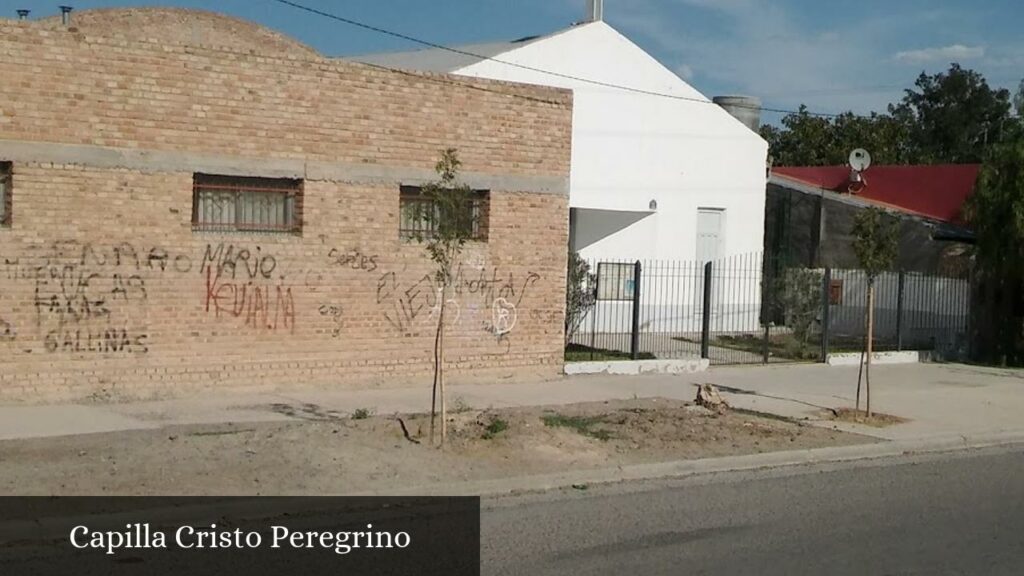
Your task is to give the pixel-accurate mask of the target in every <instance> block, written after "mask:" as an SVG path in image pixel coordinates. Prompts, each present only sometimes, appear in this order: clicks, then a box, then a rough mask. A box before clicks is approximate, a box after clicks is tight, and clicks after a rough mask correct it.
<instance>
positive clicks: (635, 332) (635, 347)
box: [629, 260, 641, 360]
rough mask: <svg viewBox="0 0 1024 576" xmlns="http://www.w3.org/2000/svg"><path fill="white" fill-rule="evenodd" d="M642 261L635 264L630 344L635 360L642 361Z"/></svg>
mask: <svg viewBox="0 0 1024 576" xmlns="http://www.w3.org/2000/svg"><path fill="white" fill-rule="evenodd" d="M640 271H641V270H640V261H639V260H637V261H636V263H635V264H633V329H632V334H631V338H630V342H629V350H630V355H631V356H632V358H633V360H639V359H640Z"/></svg>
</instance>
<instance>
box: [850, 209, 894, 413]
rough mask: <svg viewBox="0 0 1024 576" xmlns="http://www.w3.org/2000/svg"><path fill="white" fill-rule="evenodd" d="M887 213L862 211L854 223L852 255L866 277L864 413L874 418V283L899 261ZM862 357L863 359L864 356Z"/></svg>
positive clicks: (858, 378) (870, 210)
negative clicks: (872, 388)
mask: <svg viewBox="0 0 1024 576" xmlns="http://www.w3.org/2000/svg"><path fill="white" fill-rule="evenodd" d="M886 220H887V217H886V216H885V213H884V212H883V211H882V210H881V209H879V208H867V209H864V210H861V211H860V213H858V214H857V217H856V218H855V219H854V222H853V231H852V232H853V252H854V254H856V255H857V260H858V261H860V267H861V269H863V270H864V273H865V275H866V276H867V280H868V286H867V291H868V294H867V311H866V313H865V316H866V319H865V323H866V325H867V332H866V338H865V351H864V355H863V356H866V357H867V360H866V363H865V364H864V375H865V380H864V384H865V386H864V397H865V412H866V413H867V415H868V417H869V418H870V417H871V355H872V348H873V344H874V328H875V327H874V319H875V280H876V279H877V278H878V275H879V274H881V273H882V272H884V271H886V270H889V269H890V268H891V267H892V264H893V262H894V261H895V260H896V252H897V250H898V244H897V234H898V230H897V224H896V222H894V221H886ZM863 356H862V357H863ZM857 409H858V410H859V409H860V376H859V375H858V377H857Z"/></svg>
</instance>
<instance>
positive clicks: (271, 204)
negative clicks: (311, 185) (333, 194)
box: [192, 174, 302, 233]
mask: <svg viewBox="0 0 1024 576" xmlns="http://www.w3.org/2000/svg"><path fill="white" fill-rule="evenodd" d="M301 214H302V180H296V179H292V178H251V177H241V176H217V175H212V174H195V175H193V181H192V228H193V229H194V230H206V231H221V232H267V233H274V232H285V233H289V232H298V231H299V230H301V227H302V219H301Z"/></svg>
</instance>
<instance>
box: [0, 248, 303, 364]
mask: <svg viewBox="0 0 1024 576" xmlns="http://www.w3.org/2000/svg"><path fill="white" fill-rule="evenodd" d="M0 262H2V264H3V271H2V274H3V277H5V278H6V279H7V280H9V281H14V282H24V283H28V284H29V286H30V288H31V310H32V312H33V318H34V322H32V323H33V324H34V327H35V329H36V330H37V332H38V335H39V336H38V337H39V339H40V340H41V343H42V344H43V348H44V349H45V350H47V351H49V352H77V353H89V352H97V353H105V354H119V353H120V354H124V353H139V354H142V353H146V352H148V351H149V348H150V343H149V342H150V336H149V333H148V317H149V315H148V307H149V300H150V296H151V291H152V290H153V289H154V288H153V287H152V286H150V285H149V284H148V283H153V282H155V283H156V284H157V285H159V284H160V282H161V280H162V279H164V278H167V277H169V276H170V275H175V276H180V277H186V276H187V275H188V274H189V273H192V274H194V273H196V272H197V271H198V273H199V274H200V278H201V283H200V286H201V287H202V288H201V289H203V290H204V297H203V299H202V306H203V310H204V311H205V312H207V313H209V314H211V315H213V316H214V317H216V318H233V319H237V321H238V322H239V324H240V325H241V326H247V327H251V328H254V329H257V330H261V331H262V330H267V331H278V330H282V331H283V330H287V331H294V328H295V317H296V312H295V299H294V296H293V294H292V286H291V285H290V284H288V274H287V273H285V272H284V271H283V270H281V269H280V267H279V263H278V259H277V258H276V257H275V256H273V255H272V254H268V253H266V252H265V251H263V250H262V249H261V248H260V247H244V246H234V245H231V244H223V243H221V244H209V245H207V246H206V248H205V250H203V251H202V252H201V253H198V254H196V255H195V257H193V256H191V255H189V254H186V253H175V252H173V251H171V250H168V249H165V248H163V247H160V246H150V245H146V246H140V245H137V244H132V243H128V242H122V243H118V244H95V243H88V242H78V241H75V240H59V241H56V242H52V243H50V244H43V245H29V246H27V247H26V249H25V253H24V254H22V255H21V256H19V257H14V258H11V257H7V258H3V259H2V260H0ZM311 273H312V271H311V270H307V271H304V272H303V274H300V276H302V278H300V281H303V279H305V280H304V281H305V283H306V284H307V285H308V284H309V283H310V280H309V279H310V276H311ZM191 277H193V278H194V276H191ZM27 319H28V318H27V317H26V320H27ZM16 337H17V332H16V329H15V324H14V323H13V322H12V321H11V320H10V319H9V318H0V342H4V341H12V340H14V339H15V338H16Z"/></svg>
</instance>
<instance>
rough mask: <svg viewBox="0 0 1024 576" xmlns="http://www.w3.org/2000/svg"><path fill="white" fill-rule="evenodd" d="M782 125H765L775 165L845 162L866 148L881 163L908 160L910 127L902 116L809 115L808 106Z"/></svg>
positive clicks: (765, 134)
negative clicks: (854, 151) (859, 150)
mask: <svg viewBox="0 0 1024 576" xmlns="http://www.w3.org/2000/svg"><path fill="white" fill-rule="evenodd" d="M782 126H783V127H782V128H776V127H775V126H770V125H767V124H766V125H764V126H762V127H761V137H763V138H764V139H765V140H767V141H768V147H769V150H771V154H772V162H773V164H774V165H776V166H835V165H841V164H845V163H846V162H847V159H848V158H849V156H850V151H851V150H853V149H854V148H866V149H868V150H869V151H870V152H871V155H872V156H873V157H874V158H875V160H876V161H877V162H879V163H882V164H900V163H903V162H905V161H906V158H907V146H906V139H907V134H908V133H909V129H908V127H907V126H906V125H905V124H904V123H903V122H902V121H900V120H899V119H896V118H894V117H892V116H888V115H885V114H876V113H874V112H872V113H871V114H870V115H868V116H858V115H855V114H853V113H852V112H846V113H843V114H840V115H838V116H835V117H823V116H816V115H813V114H810V113H809V112H808V111H807V107H806V106H801V107H800V111H799V112H796V113H794V114H789V115H787V116H786V117H784V118H783V119H782Z"/></svg>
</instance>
